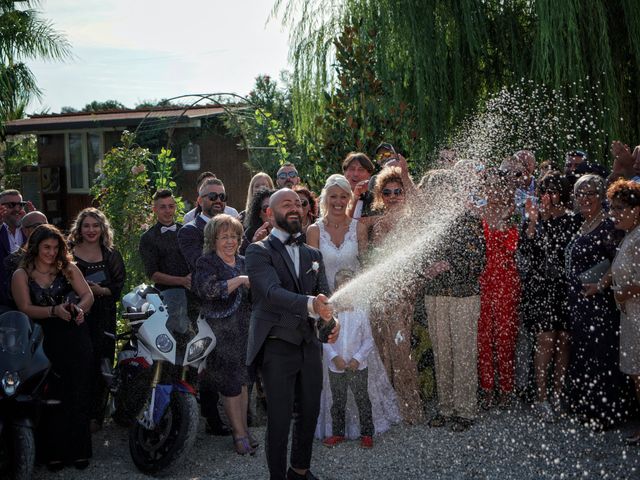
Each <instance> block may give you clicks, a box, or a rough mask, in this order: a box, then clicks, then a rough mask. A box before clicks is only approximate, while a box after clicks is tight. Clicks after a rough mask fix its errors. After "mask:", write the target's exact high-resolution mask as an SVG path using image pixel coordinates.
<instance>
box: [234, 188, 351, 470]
mask: <svg viewBox="0 0 640 480" xmlns="http://www.w3.org/2000/svg"><path fill="white" fill-rule="evenodd" d="M302 214H303V212H302V204H301V202H300V197H298V195H297V194H296V193H295V192H294V191H293V190H290V189H288V188H283V189H281V190H278V191H277V192H276V193H274V194H273V195H272V196H271V198H270V200H269V208H267V216H268V217H269V222H270V223H271V225H273V228H272V230H271V233H270V234H269V236H268V237H267V238H266V239H264V240H262V241H260V242H256V243H252V244H250V245H249V247H247V252H246V255H245V262H246V266H247V273H248V274H249V280H250V282H251V297H252V302H253V308H252V312H251V323H250V326H249V342H248V348H247V364H248V365H253V366H256V367H258V368H260V369H261V371H262V379H263V382H264V390H265V393H266V397H267V433H266V437H267V438H266V452H267V464H268V466H269V473H270V478H271V480H285V479H286V480H304V479H306V480H313V479H315V478H316V477H315V476H314V475H313V474H312V473H311V471H310V470H309V468H310V466H311V451H312V445H313V434H314V431H315V428H316V423H317V421H318V413H319V411H320V392H321V390H322V346H321V343H320V341H319V340H318V336H317V328H318V326H319V325H318V322H320V326H321V325H322V320H319V319H318V317H320V318H321V319H323V320H326V321H328V320H331V318H332V314H333V311H332V308H331V306H330V305H329V304H328V299H327V297H326V296H325V295H324V294H326V293H327V292H329V286H328V284H327V278H326V276H325V272H324V264H323V263H322V254H321V253H320V251H319V250H317V249H315V248H312V247H310V246H308V245H306V244H304V243H302V242H301V241H300V232H301V230H302ZM338 331H339V326H336V328H334V329H333V331H332V334H331V335H330V337H329V342H335V340H336V339H337V336H338ZM294 403H295V404H296V405H297V409H296V412H297V415H296V417H295V419H294V427H293V440H292V442H291V459H290V468H289V469H288V470H287V447H288V440H289V428H290V424H291V419H292V418H293V406H294Z"/></svg>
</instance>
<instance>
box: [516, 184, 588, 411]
mask: <svg viewBox="0 0 640 480" xmlns="http://www.w3.org/2000/svg"><path fill="white" fill-rule="evenodd" d="M538 193H539V197H540V205H537V203H536V202H535V201H533V200H532V199H528V200H527V202H526V205H525V209H526V220H525V223H524V225H523V228H522V232H521V235H520V246H519V249H520V250H519V251H520V253H521V255H522V257H521V258H523V259H525V260H526V265H527V268H526V269H525V273H524V274H523V278H522V281H523V289H522V291H523V295H522V302H521V312H522V315H523V328H526V329H527V330H528V331H529V332H531V334H532V335H533V336H535V345H536V346H535V350H534V357H533V365H534V371H535V384H536V403H535V405H534V408H535V410H536V413H537V414H538V415H539V416H540V417H541V418H542V419H543V420H544V421H548V422H551V421H553V420H554V418H555V415H556V414H558V413H560V412H561V411H562V405H561V400H562V398H563V396H564V383H565V373H566V369H567V364H568V363H569V352H570V341H569V312H568V307H567V299H566V298H567V295H566V292H567V277H566V273H565V269H564V264H565V255H564V252H565V248H566V247H567V244H568V243H569V242H570V241H571V240H572V239H573V237H574V236H575V234H576V233H577V231H578V228H579V226H580V219H579V217H578V216H577V215H574V214H573V212H572V211H571V210H570V205H571V186H570V183H569V181H568V179H567V178H566V177H564V176H562V174H561V173H560V172H558V171H551V172H549V173H547V174H545V175H544V176H543V177H542V179H541V180H540V182H539V185H538ZM552 366H553V371H552V376H551V385H548V383H549V381H548V380H549V369H550V368H551V367H552ZM549 393H551V395H549Z"/></svg>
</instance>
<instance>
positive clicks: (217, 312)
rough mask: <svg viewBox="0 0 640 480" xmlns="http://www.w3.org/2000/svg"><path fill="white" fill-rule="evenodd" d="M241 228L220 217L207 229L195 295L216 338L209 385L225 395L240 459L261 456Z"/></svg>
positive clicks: (209, 365) (208, 372)
mask: <svg viewBox="0 0 640 480" xmlns="http://www.w3.org/2000/svg"><path fill="white" fill-rule="evenodd" d="M241 238H242V224H241V223H240V222H239V221H238V220H236V219H235V218H233V217H231V216H229V215H226V214H220V215H216V216H215V217H214V218H212V219H211V220H209V222H208V223H207V226H206V227H205V229H204V248H203V254H202V256H201V257H200V258H199V259H198V261H197V263H196V271H195V274H194V277H193V282H192V285H193V290H194V291H195V292H196V294H197V295H198V296H199V297H200V300H201V301H202V305H201V308H200V315H202V316H203V317H204V318H205V319H206V320H207V322H208V323H209V325H210V326H211V329H212V330H213V333H214V334H215V336H216V341H217V343H216V348H215V349H214V350H213V352H212V353H211V355H209V357H208V359H207V368H206V371H205V373H204V382H211V383H213V385H214V386H215V388H216V389H217V390H218V391H219V392H220V395H221V396H222V403H223V406H224V410H225V412H226V414H227V417H228V418H229V423H230V425H231V429H232V430H233V445H234V449H235V451H236V453H238V454H239V455H246V454H250V455H253V454H255V452H256V447H257V446H258V443H257V442H256V440H255V439H254V438H253V437H252V436H251V434H250V433H249V429H248V426H247V408H248V406H249V395H248V390H247V387H248V385H249V384H250V383H251V380H250V378H249V371H248V368H247V366H246V363H245V361H246V354H247V337H248V334H249V317H250V314H251V311H250V310H251V304H250V302H249V300H248V289H249V287H250V285H249V277H248V276H247V274H246V270H245V264H244V257H242V256H240V255H238V249H239V247H240V240H241Z"/></svg>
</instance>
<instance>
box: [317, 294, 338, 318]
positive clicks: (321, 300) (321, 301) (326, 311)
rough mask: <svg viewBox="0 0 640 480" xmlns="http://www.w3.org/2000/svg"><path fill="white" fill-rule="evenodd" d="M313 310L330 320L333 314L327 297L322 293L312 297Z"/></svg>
mask: <svg viewBox="0 0 640 480" xmlns="http://www.w3.org/2000/svg"><path fill="white" fill-rule="evenodd" d="M313 311H314V312H316V313H317V314H318V315H320V318H322V319H323V320H326V321H329V320H331V317H332V316H333V307H332V306H331V304H330V303H329V299H328V298H327V297H326V296H325V295H323V294H322V293H321V294H320V295H318V296H317V297H315V298H314V299H313Z"/></svg>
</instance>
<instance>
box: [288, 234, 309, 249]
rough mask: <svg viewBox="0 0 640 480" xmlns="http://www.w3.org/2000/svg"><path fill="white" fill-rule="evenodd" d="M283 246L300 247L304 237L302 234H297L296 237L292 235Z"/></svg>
mask: <svg viewBox="0 0 640 480" xmlns="http://www.w3.org/2000/svg"><path fill="white" fill-rule="evenodd" d="M284 244H285V245H297V246H298V247H299V246H300V245H303V244H304V236H303V235H302V234H298V236H297V237H294V236H293V235H290V236H289V238H288V239H287V241H286V242H284Z"/></svg>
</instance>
